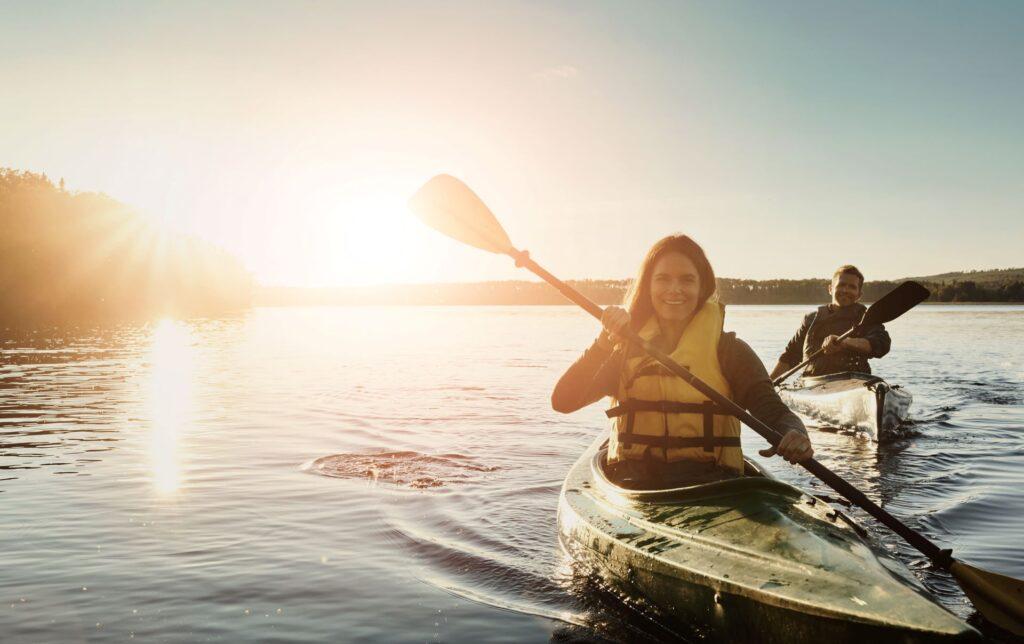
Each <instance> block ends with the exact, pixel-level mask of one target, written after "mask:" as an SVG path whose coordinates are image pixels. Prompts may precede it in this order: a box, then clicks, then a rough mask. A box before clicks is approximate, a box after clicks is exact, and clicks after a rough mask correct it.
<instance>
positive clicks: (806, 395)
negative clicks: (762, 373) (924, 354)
mask: <svg viewBox="0 0 1024 644" xmlns="http://www.w3.org/2000/svg"><path fill="white" fill-rule="evenodd" d="M779 397H781V398H782V400H783V402H785V403H786V405H788V406H789V408H790V409H792V410H793V411H795V412H797V413H800V414H803V415H804V416H807V417H809V418H812V419H814V420H816V421H819V422H821V423H824V424H827V425H830V426H832V427H837V428H841V429H850V430H855V431H858V432H862V433H864V434H865V435H867V436H868V437H869V438H871V440H873V441H875V442H878V441H879V440H882V441H885V440H886V439H888V438H891V437H892V436H893V435H894V433H895V432H896V430H897V429H898V428H899V426H900V425H901V424H902V423H903V422H904V421H906V419H907V417H908V415H909V412H910V404H911V403H912V402H913V400H914V397H913V396H912V395H911V394H910V392H909V391H907V390H906V389H903V388H902V387H900V386H899V385H889V384H888V383H886V382H885V380H883V379H881V378H879V377H878V376H872V375H870V374H866V373H856V372H845V373H835V374H830V375H827V376H814V377H808V378H801V379H800V380H799V381H798V382H797V384H796V386H794V387H783V388H781V389H779Z"/></svg>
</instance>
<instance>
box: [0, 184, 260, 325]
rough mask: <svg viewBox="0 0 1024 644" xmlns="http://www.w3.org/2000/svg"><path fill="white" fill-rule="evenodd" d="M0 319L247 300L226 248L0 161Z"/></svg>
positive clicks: (242, 274)
mask: <svg viewBox="0 0 1024 644" xmlns="http://www.w3.org/2000/svg"><path fill="white" fill-rule="evenodd" d="M0 231H2V232H0V328H4V327H14V326H21V325H35V324H54V325H69V324H81V323H90V322H105V321H115V320H126V319H147V318H152V317H156V316H161V315H174V316H181V315H200V314H210V313H219V312H224V311H229V310H233V309H238V308H242V307H246V306H248V305H249V304H250V301H251V293H252V279H251V277H250V275H249V274H248V273H247V272H246V271H245V269H244V268H243V267H242V266H241V264H239V263H238V261H237V260H235V259H234V258H233V257H231V256H230V255H228V254H227V253H225V252H223V251H221V250H219V249H218V248H216V247H214V246H212V245H210V244H207V243H205V242H202V241H200V240H198V239H195V238H192V237H185V236H181V235H170V234H165V233H163V232H161V231H160V230H158V229H157V228H156V227H154V226H153V225H151V224H150V223H149V222H148V221H146V220H145V219H144V218H143V217H142V216H140V215H139V214H138V213H136V212H133V211H132V210H131V209H130V208H128V207H127V206H125V205H124V204H121V203H119V202H117V201H116V200H114V199H112V198H110V197H108V196H106V195H103V194H99V193H93V192H71V191H68V190H65V189H64V182H63V180H61V181H60V182H59V183H58V184H56V185H55V184H54V183H53V182H52V181H51V180H50V179H49V178H47V176H46V175H45V174H36V173H32V172H23V171H17V170H11V169H0Z"/></svg>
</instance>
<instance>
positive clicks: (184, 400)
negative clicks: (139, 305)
mask: <svg viewBox="0 0 1024 644" xmlns="http://www.w3.org/2000/svg"><path fill="white" fill-rule="evenodd" d="M150 361H151V365H152V372H151V378H150V383H149V390H148V397H147V401H148V404H147V412H148V415H149V421H150V446H149V448H150V467H151V472H152V478H153V487H154V489H155V490H156V492H157V493H158V494H160V495H173V494H175V493H176V492H177V491H178V489H179V487H180V486H181V454H180V451H179V441H180V437H181V433H182V430H183V429H184V428H185V426H186V425H187V424H188V422H190V418H191V416H192V414H191V412H192V408H193V398H194V383H193V378H194V373H195V371H194V364H193V362H194V360H193V348H192V333H191V331H190V330H189V328H188V327H187V326H186V325H185V324H183V323H182V322H178V321H174V320H168V319H165V320H161V321H160V322H159V324H157V326H156V328H155V329H154V331H153V338H152V344H151V345H150Z"/></svg>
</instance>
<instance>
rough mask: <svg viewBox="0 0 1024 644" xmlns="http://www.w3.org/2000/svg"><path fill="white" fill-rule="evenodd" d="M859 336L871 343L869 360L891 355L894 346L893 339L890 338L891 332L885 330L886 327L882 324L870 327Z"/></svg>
mask: <svg viewBox="0 0 1024 644" xmlns="http://www.w3.org/2000/svg"><path fill="white" fill-rule="evenodd" d="M859 335H860V337H862V338H864V339H865V340H867V341H868V342H870V343H871V353H870V354H869V355H868V357H869V358H881V357H882V356H884V355H885V354H887V353H889V348H890V347H891V346H892V338H890V337H889V332H888V331H886V330H885V326H883V325H881V324H876V325H874V326H870V327H868V328H867V329H865V330H863V331H861V332H860V334H859Z"/></svg>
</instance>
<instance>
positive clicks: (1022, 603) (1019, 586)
mask: <svg viewBox="0 0 1024 644" xmlns="http://www.w3.org/2000/svg"><path fill="white" fill-rule="evenodd" d="M949 571H950V572H951V573H953V576H954V577H956V580H957V581H958V582H960V587H961V588H963V589H964V593H965V594H966V595H967V597H968V598H969V599H970V600H971V603H972V604H974V607H975V608H977V609H978V612H979V613H981V614H982V616H984V618H985V619H987V620H988V621H990V622H992V623H993V624H995V625H996V626H999V627H1000V628H1004V629H1006V630H1008V631H1010V632H1011V633H1013V634H1014V635H1024V581H1021V580H1020V579H1014V578H1013V577H1007V576H1006V575H1000V574H998V573H994V572H989V571H987V570H982V569H980V568H975V567H974V566H968V565H967V564H965V563H964V562H962V561H954V562H953V565H952V566H950V567H949Z"/></svg>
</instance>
